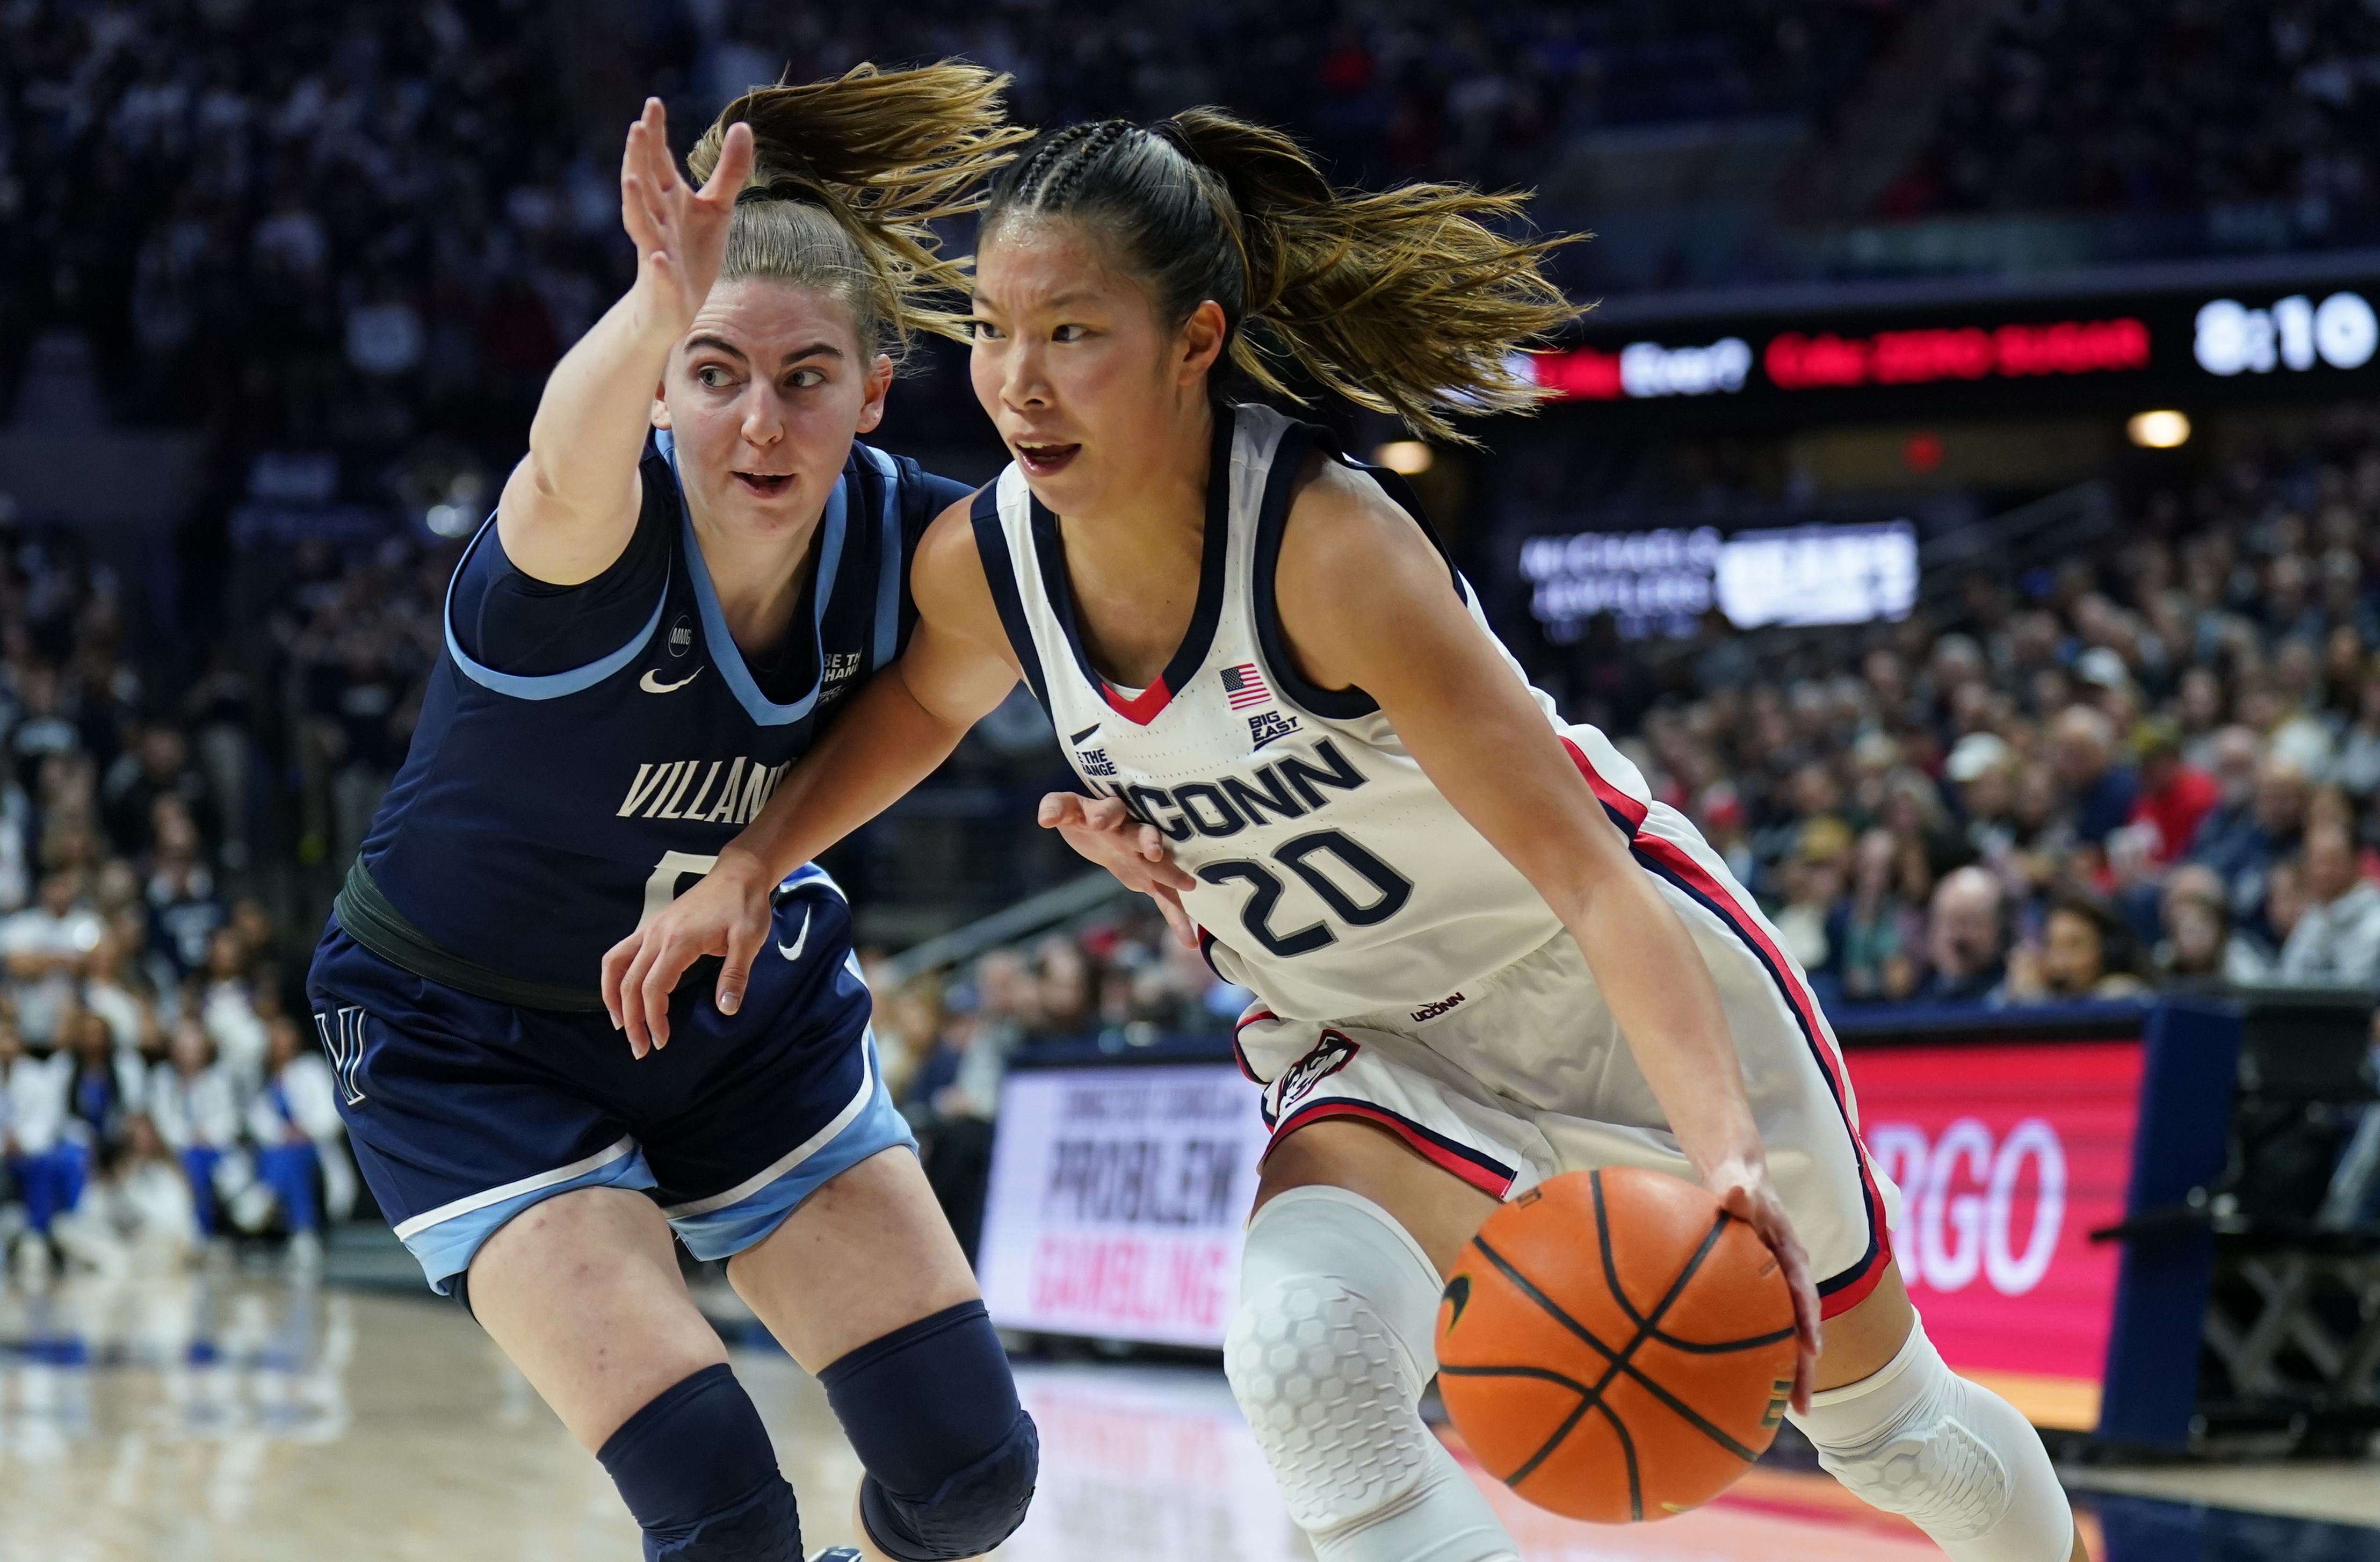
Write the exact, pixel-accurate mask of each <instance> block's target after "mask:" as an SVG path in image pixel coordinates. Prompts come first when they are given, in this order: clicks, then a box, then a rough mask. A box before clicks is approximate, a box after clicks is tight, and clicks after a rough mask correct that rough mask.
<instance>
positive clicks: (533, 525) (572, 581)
mask: <svg viewBox="0 0 2380 1562" xmlns="http://www.w3.org/2000/svg"><path fill="white" fill-rule="evenodd" d="M751 168H752V130H751V127H749V126H747V125H740V124H739V125H735V126H733V127H730V128H729V129H728V132H727V135H726V138H725V140H724V142H723V143H722V147H721V150H720V154H719V162H718V164H717V166H715V167H714V168H712V170H711V172H710V179H709V180H707V181H706V182H705V183H704V184H703V185H702V186H701V187H700V188H696V187H694V186H693V185H691V184H689V183H688V182H687V181H686V177H685V176H684V175H682V174H681V173H680V172H679V171H678V167H677V162H676V160H675V159H674V157H672V156H671V155H670V150H669V124H668V120H667V117H666V115H664V114H663V111H662V105H661V100H659V99H658V98H649V99H647V100H646V101H645V110H644V113H643V115H640V116H639V117H638V118H637V122H636V123H635V124H634V125H631V126H630V127H628V140H627V146H626V149H625V151H624V152H623V153H622V155H621V159H620V221H621V224H622V225H623V226H625V228H626V229H627V230H628V237H629V238H630V239H632V240H633V241H635V243H636V246H637V280H636V283H635V285H633V286H631V287H630V288H629V289H628V291H627V292H626V293H625V294H623V295H621V297H620V299H619V301H618V302H616V303H614V304H613V306H612V307H611V308H610V309H607V310H605V311H604V313H603V318H602V319H601V320H599V321H596V322H595V324H594V326H593V328H592V329H590V330H589V332H588V333H587V334H586V335H584V336H582V337H580V338H579V339H578V341H577V345H574V346H573V347H572V348H571V349H570V351H569V352H567V353H565V354H564V355H563V358H562V361H561V362H560V363H558V364H556V365H555V366H554V369H553V376H552V377H551V378H549V379H548V380H547V381H546V382H545V394H544V395H543V396H541V397H540V399H539V401H538V406H537V418H536V419H535V421H533V422H532V423H531V424H530V425H529V432H528V454H527V455H525V456H523V457H522V458H521V462H520V465H519V466H516V467H514V468H513V473H512V476H511V478H508V479H506V481H505V483H504V496H503V498H502V499H501V500H500V501H498V503H497V506H496V527H497V534H498V536H499V537H500V539H502V540H503V542H504V553H505V556H506V557H507V558H509V559H510V560H511V561H512V563H513V564H514V566H515V567H516V568H517V569H519V570H520V571H522V572H523V573H524V574H526V575H530V576H532V577H534V578H535V579H538V580H541V581H544V582H546V583H548V584H549V585H554V586H576V585H578V584H579V583H581V582H583V581H587V580H591V579H593V578H594V577H595V576H596V575H601V573H602V572H603V571H604V570H605V569H606V568H607V567H609V566H610V564H611V563H612V562H613V560H615V559H617V558H618V557H619V556H620V553H621V551H622V550H624V549H625V548H626V547H627V545H628V539H629V537H630V536H631V535H632V534H633V533H634V532H635V530H636V526H637V512H638V510H639V508H640V505H641V499H642V495H641V493H640V491H639V490H638V487H637V484H638V478H637V461H638V459H639V457H640V456H641V455H642V454H643V452H644V448H645V440H646V437H647V435H648V434H649V433H650V430H651V417H652V406H653V397H654V395H655V394H656V392H655V387H656V386H657V385H659V384H660V382H661V378H662V369H664V368H665V367H666V366H667V364H668V362H669V355H670V351H671V349H672V348H673V347H674V346H675V345H677V340H678V338H679V337H680V336H681V335H683V334H685V333H686V326H687V325H688V324H689V323H690V322H691V321H693V319H694V315H695V311H696V310H697V309H700V308H701V307H702V300H703V298H704V297H706V296H707V295H708V294H709V293H710V285H711V283H712V281H713V280H714V279H715V278H716V277H717V276H718V274H719V260H720V256H721V254H722V252H723V251H724V250H725V248H726V246H727V224H728V219H729V218H730V217H732V216H733V215H734V214H735V197H736V192H737V191H739V190H741V189H742V188H744V182H745V179H746V177H747V176H748V175H749V174H750V172H751Z"/></svg>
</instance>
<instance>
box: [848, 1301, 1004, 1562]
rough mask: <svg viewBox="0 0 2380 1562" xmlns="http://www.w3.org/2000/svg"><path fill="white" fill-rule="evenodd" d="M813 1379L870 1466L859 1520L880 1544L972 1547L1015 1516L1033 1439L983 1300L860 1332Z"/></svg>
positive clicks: (975, 1551)
mask: <svg viewBox="0 0 2380 1562" xmlns="http://www.w3.org/2000/svg"><path fill="white" fill-rule="evenodd" d="M819 1381H820V1383H822V1384H824V1385H825V1386H826V1397H827V1402H828V1403H829V1404H830V1405H832V1406H833V1407H834V1413H835V1417H836V1419H837V1420H839V1421H841V1422H842V1423H843V1430H844V1435H845V1436H847V1437H849V1438H850V1439H851V1446H852V1447H853V1449H854V1450H856V1452H857V1453H858V1455H859V1462H860V1464H861V1465H862V1466H864V1467H865V1468H866V1470H867V1471H868V1476H867V1479H866V1480H864V1481H863V1482H861V1483H860V1487H859V1515H860V1520H861V1521H862V1522H863V1523H864V1524H866V1525H867V1527H868V1540H869V1541H870V1542H872V1543H873V1544H875V1546H876V1548H877V1549H878V1550H879V1551H881V1552H883V1553H884V1555H885V1556H890V1557H892V1558H894V1559H895V1562H951V1559H953V1558H955V1557H963V1556H980V1555H981V1554H982V1553H984V1552H987V1551H990V1549H992V1547H994V1546H996V1545H998V1544H1000V1543H1001V1542H1002V1541H1004V1540H1006V1539H1007V1538H1008V1537H1009V1536H1010V1535H1011V1534H1014V1532H1015V1531H1016V1527H1017V1526H1018V1525H1019V1524H1022V1523H1024V1522H1025V1509H1026V1505H1027V1504H1028V1503H1030V1502H1031V1501H1032V1500H1033V1481H1034V1477H1035V1476H1036V1475H1037V1474H1038V1472H1039V1470H1040V1465H1041V1446H1040V1441H1039V1439H1038V1437H1037V1436H1036V1435H1035V1433H1034V1430H1033V1418H1032V1417H1031V1416H1028V1415H1026V1413H1025V1411H1024V1408H1023V1407H1022V1406H1020V1405H1019V1404H1017V1402H1016V1385H1015V1382H1014V1380H1013V1379H1012V1378H1011V1377H1010V1376H1009V1373H1008V1357H1007V1355H1006V1353H1005V1352H1003V1351H1002V1350H1001V1348H1000V1337H999V1336H998V1335H997V1334H995V1333H994V1332H993V1331H992V1327H991V1319H990V1316H989V1315H987V1314H985V1312H984V1310H983V1303H982V1302H962V1303H961V1304H960V1305H958V1306H956V1307H950V1308H945V1309H944V1310H943V1311H941V1312H940V1313H936V1314H933V1315H932V1316H930V1317H926V1318H920V1319H918V1320H917V1322H916V1323H914V1324H908V1325H905V1326H902V1327H900V1328H897V1329H895V1330H893V1331H892V1333H891V1334H888V1335H886V1336H884V1337H883V1338H881V1339H874V1340H870V1341H868V1343H867V1344H866V1345H863V1346H861V1347H860V1348H859V1349H858V1350H854V1351H853V1352H851V1354H849V1355H848V1356H845V1357H844V1358H843V1359H842V1360H841V1361H838V1362H835V1363H834V1364H833V1365H832V1366H830V1367H828V1368H827V1369H826V1371H824V1372H822V1373H820V1374H819Z"/></svg>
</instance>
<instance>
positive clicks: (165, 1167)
mask: <svg viewBox="0 0 2380 1562" xmlns="http://www.w3.org/2000/svg"><path fill="white" fill-rule="evenodd" d="M56 1229H57V1241H58V1246H59V1248H60V1249H61V1250H62V1251H63V1252H64V1253H66V1255H67V1257H68V1258H70V1259H72V1260H73V1261H74V1262H76V1263H77V1264H79V1265H82V1266H83V1267H85V1268H88V1269H93V1270H96V1271H98V1272H99V1273H100V1274H103V1275H110V1276H116V1275H126V1274H136V1273H139V1274H157V1273H163V1272H167V1271H170V1270H174V1269H178V1268H181V1267H183V1266H184V1265H188V1263H189V1261H190V1256H191V1254H192V1253H193V1252H194V1251H195V1250H196V1249H197V1247H198V1242H199V1222H198V1210H197V1206H196V1205H195V1203H194V1202H193V1200H192V1197H191V1190H190V1182H189V1179H188V1178H187V1177H185V1176H184V1175H183V1174H182V1168H181V1167H180V1165H179V1164H178V1163H177V1162H176V1160H175V1159H174V1156H173V1153H172V1152H171V1151H169V1150H168V1149H167V1148H166V1147H165V1142H164V1140H162V1139H160V1138H159V1137H158V1136H157V1128H156V1125H155V1124H154V1123H152V1122H151V1121H150V1120H149V1119H148V1117H147V1116H146V1115H145V1114H143V1113H140V1112H134V1113H132V1114H131V1115H129V1116H128V1117H127V1118H126V1119H125V1120H124V1143H123V1144H121V1145H120V1146H116V1147H115V1148H112V1149H111V1150H109V1151H108V1153H107V1155H106V1156H105V1159H104V1161H103V1166H102V1168H101V1170H100V1174H99V1176H98V1177H97V1178H96V1179H94V1180H93V1181H92V1182H91V1186H90V1187H89V1188H88V1189H86V1190H85V1191H84V1193H83V1196H82V1199H81V1201H80V1202H79V1204H77V1205H75V1208H74V1210H73V1212H72V1213H71V1214H67V1215H61V1216H60V1217H58V1220H57V1227H56Z"/></svg>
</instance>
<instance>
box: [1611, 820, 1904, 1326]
mask: <svg viewBox="0 0 2380 1562" xmlns="http://www.w3.org/2000/svg"><path fill="white" fill-rule="evenodd" d="M1633 845H1634V847H1635V849H1636V850H1637V851H1639V852H1641V853H1643V854H1645V856H1646V857H1647V858H1649V859H1650V860H1652V861H1653V862H1654V863H1656V864H1658V866H1660V867H1661V868H1662V869H1663V870H1664V871H1665V872H1667V873H1669V874H1670V875H1671V876H1672V877H1674V878H1677V879H1678V880H1679V882H1681V883H1682V884H1683V885H1684V886H1685V887H1686V888H1687V889H1689V890H1693V891H1694V893H1695V894H1696V895H1697V897H1698V898H1700V899H1701V900H1702V901H1703V902H1705V903H1706V905H1708V906H1709V907H1710V909H1711V910H1712V911H1713V912H1715V913H1717V914H1718V916H1719V917H1720V918H1721V919H1722V920H1724V921H1725V922H1726V923H1727V925H1728V926H1729V928H1730V930H1731V931H1733V932H1734V934H1735V935H1736V937H1738V938H1742V939H1743V941H1744V942H1745V943H1747V944H1749V945H1751V946H1752V948H1753V950H1754V951H1755V952H1756V953H1758V954H1759V955H1760V956H1761V957H1762V963H1763V964H1765V965H1767V967H1768V970H1769V974H1770V975H1771V976H1773V977H1774V978H1775V979H1776V982H1777V987H1778V990H1779V992H1781V993H1782V994H1784V996H1785V1001H1786V1003H1787V1005H1788V1006H1789V1007H1790V1008H1791V1010H1792V1011H1793V1017H1794V1019H1795V1020H1796V1021H1798V1022H1799V1023H1800V1024H1801V1029H1802V1035H1803V1038H1804V1039H1805V1040H1806V1041H1807V1042H1808V1044H1809V1047H1810V1051H1811V1053H1812V1055H1813V1056H1815V1058H1816V1059H1817V1060H1818V1071H1819V1072H1820V1073H1821V1074H1822V1075H1824V1076H1825V1078H1826V1081H1827V1089H1828V1093H1829V1094H1830V1095H1832V1096H1834V1098H1835V1111H1836V1112H1837V1114H1839V1115H1840V1117H1841V1118H1842V1120H1843V1129H1844V1131H1845V1132H1848V1133H1850V1135H1851V1136H1852V1156H1853V1157H1854V1158H1856V1159H1857V1160H1858V1162H1859V1173H1860V1188H1861V1191H1862V1192H1863V1193H1864V1194H1865V1196H1866V1200H1867V1217H1868V1236H1869V1239H1870V1241H1872V1242H1873V1243H1874V1247H1875V1251H1874V1253H1871V1254H1870V1255H1869V1256H1868V1257H1866V1258H1865V1259H1864V1260H1862V1262H1861V1263H1860V1264H1859V1265H1856V1266H1854V1267H1853V1268H1852V1269H1848V1270H1846V1271H1844V1272H1843V1274H1841V1275H1837V1276H1826V1277H1820V1280H1819V1283H1820V1284H1822V1285H1827V1284H1832V1285H1834V1286H1835V1288H1836V1289H1835V1290H1832V1291H1829V1292H1827V1293H1825V1294H1823V1295H1822V1296H1821V1297H1820V1298H1819V1311H1820V1312H1821V1314H1823V1315H1825V1316H1827V1317H1830V1318H1831V1317H1834V1316H1835V1315H1836V1314H1840V1313H1841V1312H1844V1311H1846V1310H1848V1309H1849V1308H1851V1307H1853V1306H1855V1305H1857V1304H1858V1303H1859V1302H1861V1301H1864V1299H1865V1298H1866V1296H1867V1294H1868V1292H1870V1291H1872V1290H1875V1289H1876V1280H1877V1278H1878V1277H1880V1276H1881V1275H1882V1274H1883V1272H1884V1265H1885V1262H1886V1261H1887V1260H1888V1259H1889V1258H1890V1257H1891V1256H1892V1233H1891V1232H1890V1231H1888V1229H1886V1228H1885V1225H1884V1197H1883V1195H1882V1194H1881V1193H1878V1192H1877V1191H1876V1176H1875V1173H1874V1171H1873V1169H1872V1168H1870V1167H1869V1165H1868V1156H1867V1144H1866V1143H1865V1142H1864V1141H1863V1140H1862V1139H1861V1138H1860V1132H1859V1125H1858V1124H1857V1123H1854V1122H1853V1121H1852V1113H1851V1108H1850V1106H1849V1104H1848V1097H1847V1096H1846V1095H1845V1093H1844V1088H1843V1074H1842V1059H1841V1058H1840V1057H1839V1056H1837V1055H1836V1052H1835V1049H1834V1047H1833V1046H1832V1045H1831V1044H1829V1043H1828V1040H1827V1033H1826V1031H1825V1029H1824V1028H1823V1027H1822V1026H1821V1024H1820V1023H1819V1019H1818V1000H1817V999H1816V997H1815V995H1814V994H1812V992H1811V991H1810V989H1809V987H1808V985H1807V984H1805V983H1803V982H1802V981H1801V980H1799V979H1798V978H1797V977H1796V976H1795V975H1793V967H1792V965H1791V963H1790V962H1788V961H1787V960H1786V958H1785V954H1784V951H1781V950H1779V948H1778V947H1777V945H1776V944H1775V943H1774V942H1773V941H1772V940H1771V939H1770V938H1769V937H1768V935H1767V932H1766V931H1765V930H1763V929H1762V927H1761V926H1760V924H1759V923H1757V922H1756V921H1755V920H1753V918H1752V917H1750V916H1748V915H1746V914H1745V913H1744V911H1743V907H1742V906H1740V905H1738V904H1737V903H1736V900H1735V897H1734V896H1733V895H1732V894H1730V893H1729V892H1728V890H1726V888H1725V887H1724V886H1722V885H1721V884H1720V883H1719V881H1718V879H1716V878H1712V877H1711V875H1710V872H1709V870H1708V869H1706V868H1705V867H1704V866H1702V864H1700V863H1698V862H1696V861H1695V860H1694V856H1693V854H1690V853H1689V852H1687V851H1686V849H1685V848H1684V847H1682V846H1680V845H1679V844H1678V843H1677V842H1674V841H1667V840H1664V839H1662V838H1661V837H1660V836H1658V835H1639V836H1638V837H1637V838H1636V839H1635V841H1634V842H1633ZM1846 1297H1848V1298H1849V1300H1845V1298H1846Z"/></svg>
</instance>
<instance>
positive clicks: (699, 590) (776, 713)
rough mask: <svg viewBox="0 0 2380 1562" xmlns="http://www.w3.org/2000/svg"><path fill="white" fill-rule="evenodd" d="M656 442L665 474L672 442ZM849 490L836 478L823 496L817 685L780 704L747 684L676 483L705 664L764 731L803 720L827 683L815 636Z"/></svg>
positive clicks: (829, 593) (837, 556)
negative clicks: (711, 664)
mask: <svg viewBox="0 0 2380 1562" xmlns="http://www.w3.org/2000/svg"><path fill="white" fill-rule="evenodd" d="M658 443H659V444H660V446H661V451H662V454H663V455H665V456H667V457H668V458H669V464H670V471H671V472H672V473H673V474H674V473H675V472H676V471H677V445H676V442H674V441H673V440H672V439H671V438H670V437H669V433H668V431H667V430H662V434H661V435H660V438H659V440H658ZM850 486H851V484H850V482H849V481H848V480H847V479H846V478H841V477H838V478H835V480H834V491H833V492H832V493H830V494H828V495H827V501H826V515H825V516H824V517H823V518H822V519H821V520H820V526H821V527H823V528H824V533H823V535H822V536H821V538H820V541H819V557H818V579H817V581H816V583H815V586H814V587H813V589H812V591H811V593H810V595H811V596H812V597H813V598H814V599H816V602H817V609H818V611H817V612H816V614H815V615H814V617H813V618H812V620H811V623H810V657H811V660H814V661H815V662H816V663H817V664H818V668H819V677H818V682H816V683H814V684H811V685H810V692H809V693H807V694H806V695H804V696H802V697H801V698H799V699H797V700H795V701H794V702H793V703H792V704H791V705H779V704H777V703H776V702H775V701H773V700H771V699H770V698H769V697H768V696H765V695H763V694H762V693H761V692H760V685H759V684H756V683H754V682H753V681H752V673H751V670H750V669H748V668H747V667H746V666H745V665H744V651H743V648H741V647H739V646H738V645H736V643H735V636H732V635H730V634H729V633H728V632H727V615H726V614H725V613H723V612H721V611H719V593H718V592H717V591H716V590H715V589H713V588H712V587H711V584H710V563H708V562H707V561H706V560H705V559H704V558H703V556H702V544H701V542H700V541H699V540H698V539H696V537H695V535H694V512H693V511H691V510H689V509H687V508H686V485H685V484H684V483H680V484H679V485H678V491H677V513H678V524H679V526H680V527H683V528H684V530H685V535H686V559H687V561H688V565H687V573H688V575H689V576H690V578H691V579H692V580H693V582H694V605H695V607H696V608H697V609H698V611H700V612H701V614H702V637H703V639H704V640H705V641H706V642H708V643H709V645H710V660H712V662H714V663H715V664H717V666H718V668H719V675H720V676H721V677H722V678H723V679H725V680H726V681H727V686H728V687H729V688H730V689H732V690H734V691H735V703H737V704H738V705H741V706H742V707H743V708H744V713H745V714H746V715H747V716H749V717H751V718H752V720H755V721H757V722H759V724H760V725H761V726H763V727H789V726H791V725H793V724H794V723H795V722H796V721H798V720H801V719H802V718H803V717H805V716H807V715H808V714H809V713H810V711H811V709H812V708H814V707H816V706H817V704H818V697H819V690H820V688H821V687H823V686H824V685H825V684H826V656H825V653H824V651H823V649H822V648H820V634H821V632H822V630H823V627H824V625H825V624H826V610H827V605H828V602H829V601H830V600H831V599H832V597H833V595H834V574H835V570H836V568H837V567H838V566H839V565H841V564H842V563H843V533H844V512H845V511H846V510H847V509H849V507H850V506H849V503H848V501H847V500H846V499H845V497H844V490H847V489H848V488H850Z"/></svg>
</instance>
